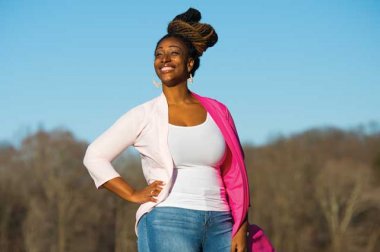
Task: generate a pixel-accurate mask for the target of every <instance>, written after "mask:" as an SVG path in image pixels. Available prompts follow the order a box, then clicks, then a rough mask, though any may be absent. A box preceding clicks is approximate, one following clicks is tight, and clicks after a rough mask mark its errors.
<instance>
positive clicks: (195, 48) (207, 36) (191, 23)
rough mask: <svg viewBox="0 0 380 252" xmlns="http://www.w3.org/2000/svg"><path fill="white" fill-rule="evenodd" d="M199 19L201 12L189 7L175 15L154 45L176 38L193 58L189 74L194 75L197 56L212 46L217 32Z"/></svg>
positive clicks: (197, 64) (197, 65)
mask: <svg viewBox="0 0 380 252" xmlns="http://www.w3.org/2000/svg"><path fill="white" fill-rule="evenodd" d="M200 20H201V13H200V12H199V11H198V10H196V9H194V8H189V9H188V10H187V11H186V12H184V13H182V14H179V15H177V16H176V17H175V18H174V19H173V20H172V21H171V22H170V23H169V25H168V28H167V32H168V33H167V34H166V35H165V36H163V37H162V38H161V39H160V40H159V41H158V42H157V45H156V48H157V47H158V44H160V43H161V41H162V40H164V39H166V38H172V37H174V38H178V39H180V40H181V41H182V42H183V43H184V44H185V45H186V46H187V48H188V51H189V57H190V58H192V59H194V66H193V69H192V70H191V74H192V75H193V76H194V74H195V71H196V70H197V69H198V67H199V64H200V61H199V57H200V56H202V54H203V52H205V51H206V50H207V48H209V47H212V46H214V45H215V44H216V42H217V41H218V34H216V32H215V30H214V28H213V27H212V26H211V25H209V24H206V23H199V21H200Z"/></svg>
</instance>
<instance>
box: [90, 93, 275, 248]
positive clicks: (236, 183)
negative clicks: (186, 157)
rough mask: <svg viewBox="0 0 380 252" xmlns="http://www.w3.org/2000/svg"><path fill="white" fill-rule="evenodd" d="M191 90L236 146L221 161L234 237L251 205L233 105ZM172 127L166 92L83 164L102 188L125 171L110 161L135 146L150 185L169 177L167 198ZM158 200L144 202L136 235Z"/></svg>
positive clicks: (121, 123)
mask: <svg viewBox="0 0 380 252" xmlns="http://www.w3.org/2000/svg"><path fill="white" fill-rule="evenodd" d="M191 93H192V95H193V96H194V97H195V98H196V99H198V100H199V102H200V103H201V104H202V105H203V106H204V108H205V109H206V110H207V111H208V112H209V114H210V115H211V117H212V118H213V119H214V121H215V123H216V124H217V125H218V127H219V129H220V130H221V132H222V134H223V136H224V138H225V141H226V143H227V145H228V147H229V149H230V150H231V158H229V159H227V160H226V162H225V163H224V165H223V166H222V178H223V181H224V185H225V188H226V192H227V197H228V202H229V205H230V209H231V213H232V217H233V220H234V224H233V229H232V236H234V235H235V234H236V232H237V231H238V229H239V227H240V226H241V224H242V222H243V221H244V218H245V216H246V215H247V213H248V208H249V207H250V206H251V204H250V196H249V182H248V176H247V171H246V167H245V164H244V152H243V149H242V147H241V144H240V140H239V137H238V133H237V130H236V127H235V124H234V121H233V119H232V116H231V114H230V112H229V110H228V108H227V107H226V106H225V105H224V104H222V103H221V102H219V101H217V100H215V99H212V98H208V97H204V96H200V95H198V94H196V93H194V92H191ZM168 127H169V119H168V104H167V101H166V96H165V95H164V93H163V92H162V93H161V94H160V95H159V96H158V97H155V98H153V99H151V100H149V101H147V102H145V103H143V104H140V105H138V106H136V107H134V108H132V109H130V110H129V111H128V112H126V113H125V114H124V115H122V116H121V117H120V118H119V119H118V120H117V121H116V122H115V123H114V124H113V125H112V126H111V127H110V128H108V129H107V130H106V131H105V132H103V133H102V134H101V135H100V136H99V137H97V138H96V139H95V140H94V141H93V142H92V143H91V144H90V145H89V146H88V148H87V150H86V154H85V157H84V159H83V163H84V165H85V166H86V168H87V169H88V171H89V173H90V175H91V177H92V178H93V180H94V182H95V185H96V187H97V188H99V187H100V186H101V185H102V184H103V183H105V182H106V181H108V180H110V179H112V178H115V177H118V176H120V175H119V173H118V172H117V171H116V170H115V169H114V168H113V166H112V164H111V161H112V160H113V159H115V158H116V157H117V156H118V155H119V154H120V153H121V152H122V151H123V150H125V149H126V148H127V147H128V146H131V145H133V146H134V147H135V149H136V150H137V151H138V152H139V153H140V157H141V163H142V170H143V174H144V177H145V179H146V181H147V183H148V184H150V183H151V182H153V181H154V180H163V181H164V182H166V185H165V186H164V188H163V190H162V191H161V193H160V194H159V195H158V197H157V199H158V202H157V203H159V202H161V201H163V200H164V199H165V198H166V197H167V196H168V193H169V188H170V186H171V183H172V182H173V181H172V172H173V168H174V163H173V159H172V157H171V154H170V151H169V147H168V142H167V139H168ZM157 203H155V202H146V203H144V204H141V205H140V207H139V209H138V210H137V213H136V222H135V232H136V235H137V234H138V233H137V223H138V221H139V219H140V218H141V216H142V215H143V214H144V213H146V212H149V211H150V210H151V209H152V208H153V207H154V206H155V205H156V204H157ZM250 229H252V226H251V227H250ZM261 251H271V250H261Z"/></svg>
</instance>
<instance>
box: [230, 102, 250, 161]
mask: <svg viewBox="0 0 380 252" xmlns="http://www.w3.org/2000/svg"><path fill="white" fill-rule="evenodd" d="M225 108H226V113H227V121H228V123H229V124H230V126H231V128H232V129H233V131H234V133H235V135H236V138H237V140H238V142H239V147H240V150H241V153H242V155H243V160H244V159H245V155H244V150H243V147H242V146H241V142H240V138H239V134H238V132H237V129H236V125H235V121H234V119H233V117H232V115H231V112H230V110H229V109H228V108H227V106H225Z"/></svg>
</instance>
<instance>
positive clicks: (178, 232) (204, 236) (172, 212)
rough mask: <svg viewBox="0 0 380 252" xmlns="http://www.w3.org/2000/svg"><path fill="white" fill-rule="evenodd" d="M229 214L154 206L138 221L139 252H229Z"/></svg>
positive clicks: (231, 222)
mask: <svg viewBox="0 0 380 252" xmlns="http://www.w3.org/2000/svg"><path fill="white" fill-rule="evenodd" d="M232 224H233V220H232V216H231V213H230V212H229V211H202V210H192V209H186V208H179V207H155V208H153V209H152V210H151V211H150V212H148V213H145V214H144V215H143V216H142V217H141V218H140V220H139V222H138V224H137V225H138V227H137V228H138V238H137V247H138V251H139V252H161V251H162V252H172V251H173V252H178V251H180V252H201V251H206V252H215V251H218V252H224V251H225V252H230V249H231V240H232Z"/></svg>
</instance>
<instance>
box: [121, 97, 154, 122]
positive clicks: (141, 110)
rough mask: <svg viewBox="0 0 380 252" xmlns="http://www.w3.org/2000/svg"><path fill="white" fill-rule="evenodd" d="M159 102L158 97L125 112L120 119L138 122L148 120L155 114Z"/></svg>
mask: <svg viewBox="0 0 380 252" xmlns="http://www.w3.org/2000/svg"><path fill="white" fill-rule="evenodd" d="M157 100H158V97H154V98H153V99H150V100H148V101H145V102H143V103H140V104H137V105H134V106H133V107H131V108H130V109H129V110H127V111H126V112H124V113H123V114H122V116H121V117H120V119H123V118H129V119H131V118H132V119H135V120H138V121H145V119H146V118H148V117H149V115H150V114H151V113H152V112H153V109H154V108H155V104H156V102H157Z"/></svg>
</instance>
